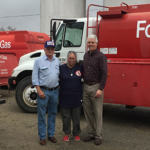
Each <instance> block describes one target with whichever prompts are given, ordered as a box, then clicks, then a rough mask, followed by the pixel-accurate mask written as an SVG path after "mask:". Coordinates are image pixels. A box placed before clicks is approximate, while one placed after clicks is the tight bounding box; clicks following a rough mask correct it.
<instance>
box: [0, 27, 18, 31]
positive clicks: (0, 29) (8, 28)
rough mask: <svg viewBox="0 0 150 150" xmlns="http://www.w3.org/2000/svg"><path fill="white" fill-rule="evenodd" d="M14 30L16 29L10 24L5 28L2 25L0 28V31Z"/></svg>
mask: <svg viewBox="0 0 150 150" xmlns="http://www.w3.org/2000/svg"><path fill="white" fill-rule="evenodd" d="M14 30H16V28H13V27H11V26H8V27H7V28H6V29H5V28H4V27H1V28H0V31H14Z"/></svg>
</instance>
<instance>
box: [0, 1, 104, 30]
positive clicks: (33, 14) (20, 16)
mask: <svg viewBox="0 0 150 150" xmlns="http://www.w3.org/2000/svg"><path fill="white" fill-rule="evenodd" d="M56 1H57V0H56ZM90 3H91V0H86V9H87V7H88V5H89V4H90ZM92 3H94V4H99V5H103V0H92ZM91 10H92V9H91ZM92 13H94V11H93V10H92ZM92 13H90V14H92ZM90 16H91V15H90ZM93 16H95V13H94V15H93ZM8 26H11V27H12V28H16V30H29V31H38V32H40V0H0V28H1V27H3V28H5V29H6V28H7V27H8Z"/></svg>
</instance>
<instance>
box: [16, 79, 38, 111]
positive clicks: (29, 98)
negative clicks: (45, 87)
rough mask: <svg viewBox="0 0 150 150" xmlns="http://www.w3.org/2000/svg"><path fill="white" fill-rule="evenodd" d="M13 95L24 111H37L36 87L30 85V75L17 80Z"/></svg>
mask: <svg viewBox="0 0 150 150" xmlns="http://www.w3.org/2000/svg"><path fill="white" fill-rule="evenodd" d="M15 97H16V102H17V104H18V105H19V107H20V108H21V109H23V110H24V111H25V112H28V113H36V112H37V91H36V88H35V87H33V86H32V81H31V77H30V76H29V77H26V78H24V79H23V80H22V81H20V82H19V84H18V86H17V88H16V93H15Z"/></svg>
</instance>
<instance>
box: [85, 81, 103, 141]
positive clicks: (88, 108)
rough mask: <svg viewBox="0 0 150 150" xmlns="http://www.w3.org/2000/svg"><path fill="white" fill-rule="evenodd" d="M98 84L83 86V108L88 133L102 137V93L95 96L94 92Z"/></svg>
mask: <svg viewBox="0 0 150 150" xmlns="http://www.w3.org/2000/svg"><path fill="white" fill-rule="evenodd" d="M99 86H100V84H99V83H98V84H94V85H87V84H85V83H84V86H83V109H84V114H85V118H86V121H87V131H88V134H89V135H90V136H92V137H95V138H101V139H102V121H103V119H102V110H103V94H102V96H101V97H100V98H95V97H94V96H95V94H96V92H97V90H98V88H99Z"/></svg>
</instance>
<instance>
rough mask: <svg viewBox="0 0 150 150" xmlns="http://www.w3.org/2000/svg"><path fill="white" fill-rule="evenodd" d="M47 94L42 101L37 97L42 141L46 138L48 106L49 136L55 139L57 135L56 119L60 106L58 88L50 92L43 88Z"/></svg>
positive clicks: (39, 132) (39, 130)
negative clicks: (55, 134)
mask: <svg viewBox="0 0 150 150" xmlns="http://www.w3.org/2000/svg"><path fill="white" fill-rule="evenodd" d="M41 90H42V91H43V92H44V94H45V96H46V97H45V98H44V99H42V98H40V97H39V95H38V96H37V113H38V135H39V137H40V139H45V138H46V119H45V115H46V110H47V106H48V117H47V136H48V137H53V136H54V133H55V117H56V115H57V106H58V88H57V89H56V90H54V91H48V90H46V89H43V88H41Z"/></svg>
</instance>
